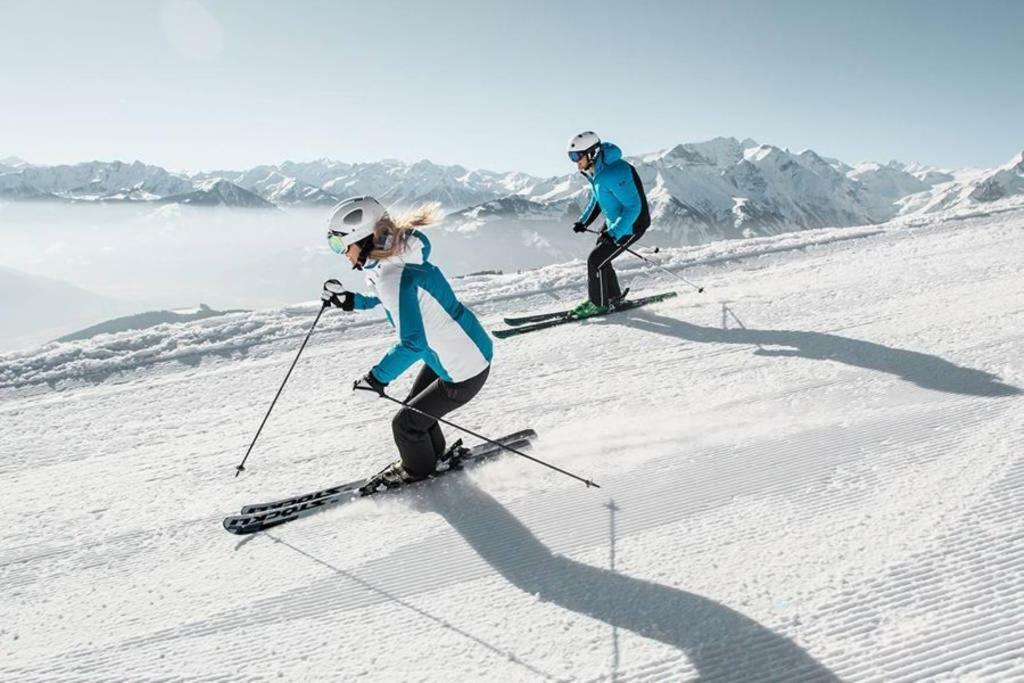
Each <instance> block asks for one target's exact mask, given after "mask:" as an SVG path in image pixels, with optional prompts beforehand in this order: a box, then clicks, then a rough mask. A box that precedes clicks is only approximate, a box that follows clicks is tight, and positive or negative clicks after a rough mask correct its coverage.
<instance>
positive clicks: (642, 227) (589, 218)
mask: <svg viewBox="0 0 1024 683" xmlns="http://www.w3.org/2000/svg"><path fill="white" fill-rule="evenodd" d="M568 151H569V159H570V160H571V161H573V162H574V163H575V164H576V168H577V169H579V172H580V173H582V174H583V175H584V177H586V179H587V180H588V181H589V182H590V186H591V194H590V203H589V204H587V208H586V209H584V210H583V213H582V215H580V219H579V220H578V221H576V222H575V223H574V224H573V226H572V229H573V232H586V231H587V228H588V227H589V226H590V224H591V223H593V222H594V221H595V220H597V217H598V216H599V215H601V214H604V219H605V225H604V228H603V229H602V230H601V234H600V235H599V236H598V238H597V244H596V246H595V247H594V249H593V251H591V252H590V256H589V257H588V258H587V285H588V298H587V300H586V301H584V302H583V303H581V304H580V305H579V306H577V307H576V308H574V309H573V311H572V315H573V317H576V318H586V317H588V316H591V315H598V314H601V313H606V312H608V310H609V309H611V308H613V307H615V305H616V304H618V303H619V302H620V301H622V300H623V299H624V298H625V295H624V294H623V293H622V291H621V290H620V289H619V280H618V278H617V277H616V276H615V269H614V268H613V267H612V260H614V259H615V258H617V257H618V256H619V255H620V254H622V253H623V252H625V250H626V248H627V247H628V246H630V245H631V244H633V243H635V242H636V241H637V240H639V239H640V237H641V236H643V234H644V232H645V231H646V230H647V228H648V227H649V226H650V224H651V214H650V211H649V210H648V208H647V196H646V195H645V194H644V186H643V183H641V182H640V176H639V175H637V172H636V169H635V168H633V166H632V165H631V164H630V163H629V162H627V161H625V160H624V159H623V158H622V150H621V149H619V148H618V146H616V145H613V144H612V143H610V142H601V139H600V138H599V137H597V135H596V134H595V133H594V132H593V131H589V130H588V131H586V132H583V133H580V134H579V135H576V136H575V137H573V138H572V139H571V140H569V150H568Z"/></svg>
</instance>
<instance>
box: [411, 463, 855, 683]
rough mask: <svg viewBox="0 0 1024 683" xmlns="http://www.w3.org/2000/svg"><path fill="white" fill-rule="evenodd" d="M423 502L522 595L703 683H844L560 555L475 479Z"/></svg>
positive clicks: (750, 634) (723, 613)
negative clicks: (647, 642)
mask: <svg viewBox="0 0 1024 683" xmlns="http://www.w3.org/2000/svg"><path fill="white" fill-rule="evenodd" d="M423 502H424V504H425V506H426V507H427V508H429V509H431V510H433V511H434V512H437V513H438V514H440V515H441V516H442V517H444V518H445V520H447V522H448V524H449V525H451V527H452V528H453V529H454V530H455V531H456V532H458V533H459V535H461V536H462V538H463V539H465V541H466V542H467V543H468V544H469V545H470V546H471V547H472V548H473V550H474V551H476V553H477V554H478V555H479V556H480V557H481V558H482V559H484V560H485V561H486V562H487V563H488V564H489V565H490V566H491V567H493V568H494V570H495V571H497V572H498V573H499V574H500V575H501V576H503V577H504V578H505V580H507V581H508V582H509V583H511V584H512V585H514V586H515V587H516V588H518V589H519V590H521V591H523V592H524V593H527V594H530V595H535V596H537V597H539V598H540V599H541V600H544V601H547V602H550V603H552V604H555V605H558V606H560V607H562V608H563V609H567V610H571V611H573V612H576V613H578V614H582V615H585V616H587V617H590V618H592V619H597V620H599V621H603V622H604V623H606V624H608V625H609V626H612V627H613V629H615V633H616V635H617V630H618V629H626V630H628V631H631V632H633V633H635V634H637V635H640V636H643V637H645V638H650V639H652V640H656V641H659V642H661V643H665V644H666V645H669V646H671V647H674V648H676V649H677V650H679V651H681V652H682V653H684V654H685V656H686V657H687V658H688V660H689V662H690V663H691V664H692V666H693V667H694V668H695V669H696V670H697V672H698V675H699V678H700V680H734V681H750V680H755V679H757V680H761V679H765V678H768V679H771V680H795V679H800V680H813V681H838V680H839V678H838V677H837V676H836V675H835V674H833V673H832V672H831V671H830V670H829V669H828V668H826V667H825V666H824V665H823V664H821V663H820V662H818V661H817V660H815V659H814V658H813V657H812V656H811V655H809V654H808V653H807V652H805V651H804V650H803V649H801V648H800V646H798V645H797V644H796V643H794V642H793V641H792V640H790V639H788V638H786V637H785V636H782V635H779V634H777V633H774V632H773V631H771V630H770V629H768V628H765V627H764V626H762V625H761V624H759V623H757V622H756V621H754V620H753V619H750V618H749V617H746V616H744V615H743V614H740V613H739V612H737V611H735V610H733V609H730V608H729V607H726V606H725V605H723V604H721V603H718V602H715V601H714V600H710V599H708V598H704V597H701V596H699V595H696V594H694V593H688V592H686V591H683V590H679V589H677V588H671V587H669V586H663V585H660V584H657V583H653V582H650V581H644V580H642V579H635V578H633V577H631V576H628V575H626V574H623V573H621V572H619V571H617V570H615V569H605V568H602V567H596V566H591V565H588V564H584V563H582V562H576V561H574V560H570V559H568V558H566V557H562V556H560V555H556V554H555V553H552V552H551V550H550V549H548V548H547V546H545V545H544V544H543V543H541V541H540V540H538V539H537V537H535V536H534V535H533V533H532V532H531V531H530V530H529V528H527V527H526V525H524V524H523V523H522V522H520V521H519V520H518V519H517V518H516V517H515V516H514V515H513V514H512V513H510V512H509V511H508V510H506V509H505V508H504V507H502V505H501V504H500V503H498V502H497V501H496V500H495V499H494V498H492V497H491V496H490V495H488V494H487V493H486V492H484V491H483V490H481V489H480V488H478V487H477V486H476V485H475V484H474V483H473V482H472V481H470V480H468V479H467V480H466V481H464V482H463V485H462V486H459V487H458V490H457V491H451V492H448V491H442V490H438V489H433V490H431V491H429V492H428V493H427V495H426V496H425V500H424V501H423ZM614 645H615V646H617V643H615V644H614ZM616 666H617V662H616ZM616 673H617V672H616Z"/></svg>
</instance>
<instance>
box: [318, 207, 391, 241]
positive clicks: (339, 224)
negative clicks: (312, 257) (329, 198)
mask: <svg viewBox="0 0 1024 683" xmlns="http://www.w3.org/2000/svg"><path fill="white" fill-rule="evenodd" d="M387 215H388V212H387V211H386V210H385V209H384V207H383V206H381V204H380V202H378V201H377V200H376V199H374V198H373V197H350V198H348V199H346V200H344V201H342V202H339V203H338V204H337V205H335V207H334V209H333V210H332V211H331V217H330V219H329V220H328V221H327V242H328V244H330V245H331V249H333V250H334V251H335V252H337V253H339V254H342V253H344V252H345V250H347V249H348V248H349V247H350V246H352V245H353V244H355V243H356V242H359V241H361V240H363V239H365V238H367V237H369V236H370V235H372V234H373V229H374V228H375V227H376V226H377V223H379V222H380V220H381V219H382V218H386V217H387Z"/></svg>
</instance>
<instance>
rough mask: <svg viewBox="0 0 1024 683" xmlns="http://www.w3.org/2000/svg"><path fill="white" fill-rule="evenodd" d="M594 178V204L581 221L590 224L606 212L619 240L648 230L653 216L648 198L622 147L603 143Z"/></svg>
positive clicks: (588, 205) (592, 191) (609, 229)
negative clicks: (625, 158) (624, 156)
mask: <svg viewBox="0 0 1024 683" xmlns="http://www.w3.org/2000/svg"><path fill="white" fill-rule="evenodd" d="M583 175H584V176H586V178H587V180H589V181H590V186H591V194H590V203H589V204H587V208H586V209H584V210H583V214H582V215H581V216H580V223H583V224H584V225H590V224H591V223H593V222H594V219H596V218H597V215H598V212H600V213H602V214H604V219H605V222H606V223H607V226H608V227H607V230H608V235H609V236H610V237H611V238H612V239H614V240H615V241H619V240H620V239H622V238H623V237H628V236H630V235H632V234H633V232H634V230H635V229H646V228H647V226H648V225H650V222H651V217H650V213H649V211H648V209H647V197H646V195H645V194H644V187H643V184H642V183H641V182H640V177H639V176H638V175H637V173H636V169H635V168H633V166H632V165H631V164H630V163H629V162H628V161H625V160H624V159H623V158H622V150H621V149H619V147H618V145H613V144H612V143H610V142H602V143H601V152H600V153H599V154H598V155H597V158H596V159H595V160H594V174H593V176H590V175H588V174H586V173H584V174H583Z"/></svg>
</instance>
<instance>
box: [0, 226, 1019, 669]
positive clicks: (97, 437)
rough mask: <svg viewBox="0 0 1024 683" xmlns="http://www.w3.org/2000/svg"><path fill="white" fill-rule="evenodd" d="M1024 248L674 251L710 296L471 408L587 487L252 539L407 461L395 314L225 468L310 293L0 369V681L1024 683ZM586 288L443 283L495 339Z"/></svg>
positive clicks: (408, 495) (372, 516) (393, 509)
mask: <svg viewBox="0 0 1024 683" xmlns="http://www.w3.org/2000/svg"><path fill="white" fill-rule="evenodd" d="M1022 227H1024V209H1021V208H1019V207H1018V208H1013V207H1006V210H1004V211H1002V212H999V213H993V214H991V215H981V216H971V215H969V214H966V213H965V214H960V215H954V214H943V215H942V216H930V217H919V220H918V222H917V223H914V224H910V223H898V224H892V225H885V226H877V227H871V228H859V229H853V230H839V229H833V230H821V231H811V232H804V233H790V234H784V235H779V236H773V237H761V238H757V239H752V240H736V241H732V242H727V243H719V244H712V245H704V246H702V247H690V248H681V249H673V250H664V251H663V252H662V253H660V254H659V255H658V256H657V257H656V258H658V259H659V260H660V261H659V262H660V263H663V264H664V265H666V266H667V267H669V268H672V269H676V270H678V272H680V273H682V274H684V275H685V276H686V277H687V278H688V279H691V280H693V281H695V282H700V283H701V284H703V285H704V286H705V287H706V288H707V292H706V293H705V294H704V295H697V294H696V293H695V292H693V291H692V290H687V289H686V288H685V287H683V288H680V289H679V291H680V296H679V297H677V298H675V299H672V300H669V301H666V302H662V303H659V304H656V305H654V306H650V307H647V308H644V309H638V310H636V311H631V312H628V313H622V314H620V315H618V316H613V317H608V318H605V319H603V320H595V321H591V322H588V323H585V324H579V325H567V326H563V327H560V328H555V329H552V330H549V331H546V332H543V333H537V334H533V335H525V336H522V337H517V338H512V339H508V340H503V341H497V342H496V356H495V365H494V371H493V372H492V375H491V379H490V381H489V383H488V386H487V387H486V388H485V389H484V391H483V392H482V393H481V395H480V396H479V397H478V398H477V399H476V400H475V401H473V402H472V403H471V404H470V405H468V406H466V407H465V408H464V409H462V410H460V411H458V412H457V413H455V414H453V415H452V416H451V417H452V418H453V419H455V420H457V421H459V422H461V423H464V424H466V425H467V426H470V427H473V428H476V429H479V430H481V431H484V432H486V433H490V434H494V435H498V434H502V433H506V432H509V431H513V430H515V429H518V428H522V427H526V426H530V427H533V428H535V429H537V431H538V432H539V433H540V438H539V440H538V441H537V444H536V448H535V451H534V454H535V455H536V456H538V457H543V458H545V459H548V460H550V461H551V462H553V463H555V464H557V465H558V466H560V467H563V468H566V469H569V470H571V471H574V472H577V473H579V474H581V475H584V476H587V477H590V478H593V479H594V480H596V481H597V482H598V483H600V484H601V486H602V488H600V489H587V488H585V487H582V486H580V485H579V484H577V483H575V482H573V481H571V480H568V479H566V478H563V477H560V476H559V475H558V474H556V473H554V472H551V471H549V470H546V469H544V468H540V467H538V466H536V465H534V464H532V463H530V462H528V461H525V460H522V459H518V458H516V457H514V456H506V457H502V458H500V459H498V460H495V461H493V462H490V463H487V464H484V465H482V466H480V467H478V468H476V469H474V470H472V471H470V472H467V473H464V474H459V475H455V476H450V477H447V478H445V479H441V480H438V481H436V482H433V483H432V484H430V485H429V486H425V487H421V488H419V489H418V490H415V491H413V490H410V491H406V492H405V493H403V494H400V495H391V496H382V497H380V498H378V499H371V500H366V501H359V502H357V503H354V504H352V505H350V506H348V507H346V508H342V509H335V510H328V511H324V512H323V513H321V514H318V515H313V516H311V517H309V518H307V519H305V520H302V521H300V522H296V523H294V524H290V525H285V526H282V527H279V528H277V529H274V530H272V531H269V532H266V533H263V534H259V535H256V536H253V537H249V538H239V537H234V536H230V535H229V534H227V533H225V532H224V531H223V530H222V529H221V528H220V519H221V518H222V517H223V516H224V515H225V514H228V513H231V512H233V511H235V510H237V508H238V507H239V506H240V505H242V504H243V503H249V502H256V501H259V500H269V499H273V498H276V497H279V496H281V495H287V494H291V493H298V492H301V491H303V490H306V489H309V488H315V487H318V486H320V485H323V484H325V483H336V482H340V481H345V480H348V479H351V478H355V477H357V476H360V475H363V474H365V473H367V472H368V471H370V470H372V469H374V468H375V467H378V466H379V465H381V464H382V463H383V462H385V461H386V460H388V459H390V458H391V457H393V451H392V447H391V446H390V445H389V440H390V421H389V417H390V415H391V414H392V409H391V406H390V405H389V404H385V403H384V402H376V401H371V402H366V401H356V400H352V399H351V397H350V396H349V391H348V389H347V386H348V383H349V382H350V381H351V379H352V378H353V377H355V376H357V375H359V374H360V373H361V372H364V371H365V369H366V368H367V367H369V366H370V365H371V364H372V363H373V362H374V361H375V360H376V359H377V358H378V357H379V356H380V355H381V354H382V353H383V352H384V350H385V349H386V348H387V347H388V346H389V345H390V344H391V343H392V337H391V335H392V333H391V332H390V331H389V329H388V328H387V327H386V325H385V323H384V322H383V321H382V320H381V319H380V317H379V316H375V315H371V314H365V313H364V314H360V315H356V316H347V315H345V314H343V313H341V312H337V311H331V312H330V313H328V314H325V315H324V318H323V322H322V323H321V325H322V330H318V331H317V332H316V333H315V334H314V335H313V337H312V338H311V341H310V343H309V345H308V346H307V348H306V350H305V353H304V355H303V357H302V359H301V360H300V361H299V363H298V365H297V366H296V368H295V371H294V373H293V374H292V377H291V380H290V382H289V384H288V386H287V387H286V389H285V391H284V392H283V393H282V395H281V398H280V400H279V401H278V404H277V407H276V408H275V410H274V413H273V414H272V415H271V418H270V420H269V421H268V423H267V425H266V427H265V429H264V431H263V435H262V436H261V440H260V441H259V442H258V443H257V445H256V448H255V449H254V451H253V455H252V457H251V458H250V461H249V464H248V469H247V471H246V472H245V473H244V474H243V475H242V476H241V477H239V478H234V477H233V476H232V475H233V473H234V470H233V468H234V465H235V464H236V463H237V462H238V460H239V459H240V457H241V455H242V454H243V453H244V450H245V447H246V446H247V445H248V442H249V440H250V439H251V438H252V434H253V431H254V430H255V428H256V426H257V425H258V423H259V421H260V419H261V418H262V416H263V414H264V412H265V411H266V408H267V406H268V404H269V402H270V399H271V398H272V397H273V394H274V392H275V391H276V389H277V387H278V385H279V383H280V381H281V379H282V378H283V376H284V374H285V372H286V370H287V369H288V367H289V365H290V364H291V362H292V360H293V358H294V354H295V351H296V349H297V346H298V344H299V343H300V342H301V337H303V336H304V334H305V331H306V329H308V325H309V324H310V322H311V321H312V317H313V315H314V312H315V306H316V304H315V303H312V302H311V303H309V304H302V305H296V306H294V307H289V308H286V309H279V310H276V311H262V312H255V313H249V314H237V315H233V316H224V317H222V318H215V319H210V320H204V321H198V322H194V323H190V324H185V325H176V326H164V327H161V328H154V329H151V330H146V331H145V332H139V333H129V332H126V333H121V334H119V335H110V336H109V338H106V339H103V338H97V339H94V340H91V341H88V342H79V343H75V344H68V345H56V344H55V345H48V346H46V347H42V348H39V349H35V350H33V351H24V352H19V353H16V354H6V355H4V356H0V377H2V378H3V385H4V389H3V390H2V391H3V393H2V394H0V452H2V453H4V454H5V457H4V458H3V459H2V460H0V475H2V476H3V478H4V482H5V488H4V490H5V494H6V495H5V496H3V497H2V498H0V512H2V514H3V518H4V519H5V522H6V523H5V524H4V527H3V530H2V531H0V534H2V536H0V538H2V543H0V548H2V550H0V588H2V593H0V594H2V596H3V598H2V612H3V619H2V620H0V642H2V644H3V645H2V647H0V679H4V680H47V681H54V680H70V679H102V678H133V679H165V678H187V679H213V678H233V679H262V678H283V679H285V680H296V679H334V680H349V679H354V678H357V677H365V678H370V679H373V680H410V679H415V680H438V681H442V680H444V681H447V680H480V679H484V678H487V679H496V680H539V679H546V678H550V679H555V680H588V681H591V680H592V681H597V680H695V679H724V680H740V681H752V680H834V679H842V680H886V681H906V680H921V679H937V680H951V679H968V680H977V679H986V680H996V679H998V680H1011V679H1016V678H1020V677H1022V676H1024V632H1022V630H1021V629H1020V622H1021V619H1022V617H1024V570H1022V569H1021V567H1024V562H1022V558H1024V533H1022V532H1024V526H1022V521H1021V520H1024V496H1022V495H1021V493H1022V487H1024V467H1022V463H1024V461H1022V460H1021V456H1020V453H1021V446H1022V445H1024V410H1021V401H1022V400H1024V398H1022V395H1021V388H1022V387H1024V362H1022V359H1024V307H1022V304H1021V302H1022V301H1024V277H1022V276H1024V263H1022V262H1021V260H1020V257H1019V254H1020V253H1021V251H1022V249H1024V231H1022ZM622 265H623V267H624V268H623V281H624V282H625V283H632V284H633V286H634V287H635V288H636V289H637V293H638V294H640V293H653V292H656V291H664V290H667V289H671V288H673V287H674V285H676V284H677V283H676V282H675V281H674V280H671V279H668V278H667V276H664V275H662V274H660V273H659V272H658V271H652V270H650V269H648V268H646V267H642V266H643V264H642V263H640V262H639V261H637V262H635V263H630V262H622ZM627 266H628V267H627ZM582 268H583V265H582V262H580V261H576V262H574V263H569V264H562V265H555V266H549V267H547V268H543V269H540V270H538V271H532V272H529V273H523V274H508V275H488V276H479V277H467V278H463V279H460V280H457V281H456V286H457V287H458V288H459V290H460V294H461V296H462V297H463V298H464V300H466V301H467V302H470V303H471V305H472V306H473V307H474V308H475V309H476V310H477V311H478V312H479V313H480V315H481V317H482V319H483V320H484V322H485V324H487V325H488V326H490V327H494V326H496V325H498V324H500V318H501V316H502V315H507V314H510V313H512V312H517V313H525V312H531V311H538V312H539V311H543V310H549V309H552V308H558V307H562V306H565V305H566V304H567V303H569V302H572V301H575V300H577V299H579V298H580V296H581V293H582V286H583V281H582ZM229 349H231V352H230V353H228V352H227V351H228V350H229ZM189 353H190V354H191V355H188V354H189ZM178 354H181V355H178ZM97 370H101V371H102V372H101V373H100V374H93V373H94V372H95V371H97ZM410 381H411V378H405V379H403V380H401V381H400V382H398V383H397V386H394V387H392V392H393V393H394V394H396V395H402V391H403V389H406V388H407V387H408V386H409V383H410ZM47 382H48V383H49V385H48V384H47ZM449 436H450V437H452V436H454V434H451V433H450V432H449Z"/></svg>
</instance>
